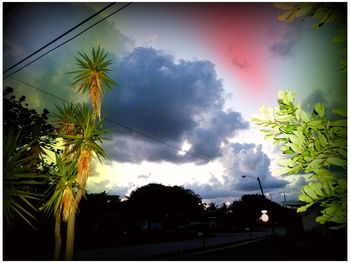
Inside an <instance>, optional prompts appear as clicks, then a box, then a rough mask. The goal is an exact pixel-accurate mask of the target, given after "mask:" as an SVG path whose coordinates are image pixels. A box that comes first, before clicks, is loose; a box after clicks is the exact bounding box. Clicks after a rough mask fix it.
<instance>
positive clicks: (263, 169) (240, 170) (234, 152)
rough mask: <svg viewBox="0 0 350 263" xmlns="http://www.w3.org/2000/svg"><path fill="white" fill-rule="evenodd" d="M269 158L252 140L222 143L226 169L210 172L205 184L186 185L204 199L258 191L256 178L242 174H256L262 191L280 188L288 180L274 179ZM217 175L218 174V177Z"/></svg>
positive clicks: (253, 175)
mask: <svg viewBox="0 0 350 263" xmlns="http://www.w3.org/2000/svg"><path fill="white" fill-rule="evenodd" d="M270 162H271V160H270V159H269V157H268V156H267V155H266V154H265V153H264V152H263V151H262V147H261V145H256V144H253V143H249V144H248V143H243V144H240V143H232V144H229V145H227V146H225V160H224V161H223V164H224V166H225V168H226V171H225V173H224V174H223V175H213V176H212V177H211V179H210V180H209V182H208V183H205V184H201V183H199V182H196V183H193V184H189V185H187V186H188V187H189V188H191V189H192V190H194V191H195V192H196V193H198V194H199V195H200V196H201V197H202V198H204V199H218V198H228V197H232V198H239V197H240V196H242V195H244V194H255V193H258V194H260V187H259V184H258V181H257V179H254V178H249V177H247V178H242V175H248V176H251V177H255V178H257V177H259V178H260V180H261V184H262V187H263V190H264V191H265V192H270V191H277V190H278V189H282V188H284V187H285V186H286V185H287V184H288V182H287V181H286V180H282V179H279V178H276V177H274V176H272V175H271V173H270V171H269V166H270ZM217 176H221V179H220V180H219V179H218V177H217Z"/></svg>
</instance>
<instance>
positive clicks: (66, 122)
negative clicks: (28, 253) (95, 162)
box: [44, 104, 107, 260]
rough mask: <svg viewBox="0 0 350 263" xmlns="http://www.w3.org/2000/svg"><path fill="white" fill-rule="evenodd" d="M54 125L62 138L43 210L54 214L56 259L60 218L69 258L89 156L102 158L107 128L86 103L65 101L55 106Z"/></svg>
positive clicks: (59, 242) (87, 170)
mask: <svg viewBox="0 0 350 263" xmlns="http://www.w3.org/2000/svg"><path fill="white" fill-rule="evenodd" d="M57 109H58V114H57V115H56V120H55V122H54V125H55V127H56V129H57V131H58V132H59V136H60V137H61V138H62V139H63V142H64V143H63V146H64V150H63V151H62V153H61V155H60V156H56V162H57V169H56V170H57V171H56V170H55V171H52V174H53V175H54V176H53V177H52V179H51V185H52V187H51V189H50V191H49V192H48V193H47V196H49V200H48V201H47V202H46V204H45V205H44V210H46V211H48V212H50V213H51V214H53V215H54V216H55V251H54V259H56V260H58V259H59V255H60V250H61V233H60V229H61V220H62V219H63V221H64V222H67V241H66V255H65V259H67V260H72V258H73V250H74V230H75V216H76V213H77V208H78V205H79V202H80V200H81V198H82V197H83V195H84V192H85V187H86V182H87V179H88V177H89V175H90V174H91V161H92V159H93V158H97V159H99V161H101V158H106V157H107V155H106V153H105V152H104V150H103V149H102V148H101V146H100V144H102V141H103V140H104V139H105V138H103V136H102V135H103V134H104V133H106V132H107V131H106V130H104V129H103V128H102V123H103V119H102V120H99V121H95V120H94V113H93V112H92V110H91V109H90V108H89V107H88V106H87V105H86V104H83V105H81V104H68V105H63V106H62V107H57Z"/></svg>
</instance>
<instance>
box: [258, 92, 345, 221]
mask: <svg viewBox="0 0 350 263" xmlns="http://www.w3.org/2000/svg"><path fill="white" fill-rule="evenodd" d="M295 96H296V95H295V94H292V93H291V92H290V91H288V90H287V91H280V92H279V93H278V107H276V108H275V109H272V108H265V107H262V108H261V109H260V111H261V115H260V116H257V117H255V118H253V119H252V121H253V122H254V123H255V124H257V125H259V126H263V127H264V128H263V129H261V131H262V132H263V133H264V134H265V138H266V139H273V140H274V143H275V144H279V146H280V149H281V151H282V153H283V154H284V155H285V156H286V158H284V159H282V160H280V161H279V162H278V164H279V166H281V167H282V168H281V169H280V173H281V174H294V175H295V174H298V173H308V174H310V175H311V177H310V178H311V179H312V180H315V181H316V182H310V183H308V184H307V185H306V186H304V187H303V189H302V191H301V194H300V195H299V199H300V200H301V201H303V202H305V203H306V204H305V205H304V206H302V207H300V208H299V209H298V212H304V211H306V210H307V209H308V208H309V207H311V206H312V205H314V204H319V205H320V206H321V207H323V208H324V209H323V210H322V211H321V214H322V215H321V216H319V217H318V218H317V219H316V221H317V222H319V223H321V224H324V223H326V222H334V223H336V224H340V225H341V226H343V225H344V224H345V223H346V180H345V179H343V178H341V176H339V173H338V172H337V171H340V172H344V171H346V169H347V119H346V117H347V116H346V111H345V110H343V109H333V110H332V112H333V113H334V114H336V115H337V116H339V118H338V119H337V120H334V121H330V120H329V119H327V117H326V107H325V105H324V104H321V103H317V104H316V105H315V107H314V110H313V112H312V114H311V116H309V115H308V114H307V113H306V112H305V111H303V110H302V108H301V106H300V104H296V103H295ZM344 180H345V184H344ZM344 207H345V209H344ZM333 212H334V213H333ZM338 227H339V226H338Z"/></svg>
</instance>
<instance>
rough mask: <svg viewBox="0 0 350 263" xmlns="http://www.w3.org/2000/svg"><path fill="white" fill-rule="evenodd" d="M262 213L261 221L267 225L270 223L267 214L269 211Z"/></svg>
mask: <svg viewBox="0 0 350 263" xmlns="http://www.w3.org/2000/svg"><path fill="white" fill-rule="evenodd" d="M261 213H262V215H261V217H260V219H261V220H262V221H263V222H265V223H266V222H267V221H269V216H268V214H267V210H261Z"/></svg>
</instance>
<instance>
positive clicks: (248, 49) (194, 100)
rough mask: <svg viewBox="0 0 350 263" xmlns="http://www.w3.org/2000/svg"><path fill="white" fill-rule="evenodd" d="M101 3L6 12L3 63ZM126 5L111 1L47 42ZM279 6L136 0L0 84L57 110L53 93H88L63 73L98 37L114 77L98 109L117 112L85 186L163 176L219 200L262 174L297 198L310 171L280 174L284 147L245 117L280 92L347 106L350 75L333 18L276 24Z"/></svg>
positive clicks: (118, 185) (118, 186)
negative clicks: (318, 23)
mask: <svg viewBox="0 0 350 263" xmlns="http://www.w3.org/2000/svg"><path fill="white" fill-rule="evenodd" d="M107 4H108V3H98V4H96V3H83V2H81V3H63V2H61V3H25V4H19V5H18V4H17V5H16V6H14V8H13V9H11V10H10V11H7V10H9V9H4V25H3V68H4V70H6V69H7V68H9V67H10V66H12V65H14V64H15V63H16V62H18V61H20V60H21V59H23V58H25V57H26V56H27V55H29V54H31V53H32V52H34V51H36V50H37V49H39V48H40V47H42V46H44V45H45V44H46V43H48V42H50V41H51V40H53V39H55V38H56V37H58V36H59V35H61V34H63V33H64V32H66V31H67V30H69V29H70V28H71V27H73V26H74V25H76V24H78V23H79V22H81V21H83V20H84V19H85V18H87V17H89V16H90V15H92V14H94V13H95V12H96V11H98V10H100V9H102V8H103V7H104V6H106V5H107ZM123 5H125V3H117V4H115V5H113V6H112V7H110V8H108V9H107V10H106V11H104V12H102V13H101V14H100V15H99V16H97V17H95V18H94V19H92V20H91V21H89V22H88V23H87V24H84V26H82V27H79V28H78V29H77V30H74V31H72V32H71V33H70V34H68V35H67V36H65V37H64V38H62V39H61V40H59V41H57V42H55V44H54V45H52V46H50V48H52V47H54V46H56V45H58V44H60V43H62V42H63V41H65V40H67V39H69V38H71V37H73V36H74V35H76V34H78V33H79V32H81V31H82V30H83V29H85V28H87V27H88V26H89V25H92V24H93V23H95V22H97V21H98V20H99V19H101V18H103V17H105V16H107V15H108V14H110V13H111V12H113V11H115V10H117V9H118V8H120V7H122V6H123ZM281 12H282V10H280V9H277V8H276V7H275V6H274V5H273V4H272V3H263V2H261V3H235V2H233V3H228V2H227V3H220V4H219V3H141V2H136V3H133V4H131V5H130V6H128V7H126V8H125V9H123V10H122V11H120V12H118V13H116V14H115V15H113V16H111V17H109V18H108V19H106V20H105V21H103V22H101V23H99V24H97V25H96V26H94V27H92V28H91V29H89V30H88V31H86V32H85V33H83V34H81V35H80V36H78V37H76V38H74V39H73V40H71V41H69V42H67V43H66V44H64V45H62V46H61V47H59V48H57V49H55V50H54V51H52V52H50V53H48V54H47V55H45V56H43V57H42V58H40V59H39V60H37V61H35V62H34V63H32V64H30V65H28V66H27V67H25V68H23V69H22V70H20V71H18V72H17V73H15V74H13V75H12V76H10V77H8V78H6V79H5V80H4V82H3V85H4V86H11V87H13V88H14V89H15V93H16V95H17V96H20V95H25V96H27V100H28V102H29V104H30V106H31V107H33V108H35V109H37V110H39V111H40V110H42V109H44V108H47V109H48V110H49V111H50V112H52V113H54V112H55V105H61V104H62V101H60V100H58V99H57V98H55V97H54V96H56V97H60V98H62V99H64V100H68V101H72V102H84V101H88V97H87V96H82V95H80V94H77V93H76V92H75V88H76V87H74V86H73V85H72V83H73V79H72V75H70V74H66V73H67V72H70V71H73V70H74V69H76V64H75V61H74V57H76V56H77V55H78V52H85V53H90V52H91V50H92V48H93V47H97V46H99V45H100V46H101V47H102V48H104V49H105V50H106V51H107V52H109V58H110V59H112V61H113V64H112V66H111V69H112V70H111V72H110V77H111V78H112V79H114V80H115V81H117V83H118V86H117V87H113V89H112V90H111V91H107V93H105V94H104V97H103V105H102V115H103V116H106V117H107V118H108V119H111V120H113V121H114V122H109V121H105V124H104V125H105V127H106V128H110V129H111V132H110V133H109V134H108V137H109V138H110V140H109V141H107V142H105V143H104V144H103V148H104V149H105V150H106V152H107V153H108V155H109V160H105V161H103V163H102V164H101V163H98V162H94V172H93V175H92V176H91V177H90V178H89V180H88V185H87V190H88V191H89V192H102V191H106V192H107V193H110V194H118V195H120V196H121V197H122V198H124V197H125V196H127V195H129V194H130V192H131V191H132V190H135V189H136V188H137V187H140V186H143V185H146V184H148V183H161V184H164V185H182V186H184V187H185V188H189V189H192V190H193V191H194V192H195V193H196V194H199V195H200V196H201V198H202V199H203V201H205V202H207V203H208V202H216V203H218V204H220V203H224V202H225V203H226V202H232V201H233V200H236V199H239V198H240V197H241V196H242V195H243V194H255V193H260V189H259V185H258V182H257V180H255V178H257V177H259V178H260V180H261V183H262V186H263V189H264V192H266V193H270V195H269V198H272V199H273V201H276V202H281V201H282V200H283V196H282V195H281V193H285V195H286V198H287V200H294V199H296V198H297V195H298V192H299V190H300V187H301V186H302V185H303V184H305V178H304V177H303V176H302V175H293V176H287V175H280V174H278V172H277V170H278V165H277V164H276V162H277V160H278V159H279V158H281V154H280V152H279V149H278V148H277V147H276V146H275V145H273V144H272V141H266V140H264V137H263V134H262V133H261V132H260V131H259V128H258V127H255V126H254V124H253V123H252V122H250V119H251V118H252V117H253V115H254V114H255V113H258V112H259V108H260V107H261V106H262V105H265V106H267V107H275V106H276V100H277V93H278V91H279V90H284V89H290V90H291V91H293V92H296V93H297V101H298V102H300V103H301V104H302V105H303V106H305V107H306V110H308V108H307V106H308V105H314V104H315V103H316V102H319V101H320V102H325V103H326V104H327V105H329V106H330V107H331V106H343V107H346V104H347V84H346V78H347V75H346V73H341V72H340V70H339V61H340V58H341V57H340V54H339V46H337V45H336V44H335V43H333V42H332V38H333V37H334V35H335V33H336V29H337V28H336V26H335V25H332V24H327V25H325V26H324V27H322V28H321V29H319V30H315V29H313V28H312V25H313V23H314V22H315V21H313V20H312V19H311V18H308V19H305V20H304V21H302V22H301V21H300V20H298V21H294V22H292V23H286V22H283V21H279V20H278V19H277V17H278V15H280V14H281ZM48 50H49V48H46V49H44V50H43V51H42V52H40V53H38V54H37V55H36V56H34V57H33V59H34V58H36V57H38V56H40V55H41V54H43V53H44V52H45V51H48ZM29 61H30V60H29ZM21 65H24V64H21ZM19 67H20V66H19ZM19 67H17V68H15V69H14V70H16V69H18V68H19ZM14 70H13V71H14ZM13 71H9V72H8V73H11V72H13ZM5 77H6V74H5ZM33 87H34V88H33ZM38 88H39V89H41V90H43V91H45V92H46V93H44V92H42V91H39V90H38ZM47 93H49V94H51V95H48V94H47ZM53 95H54V96H53ZM309 109H311V108H309ZM116 123H118V124H120V125H117V124H116ZM179 149H182V150H183V151H179ZM242 175H248V177H246V178H245V179H243V178H242ZM249 176H250V177H249Z"/></svg>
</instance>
